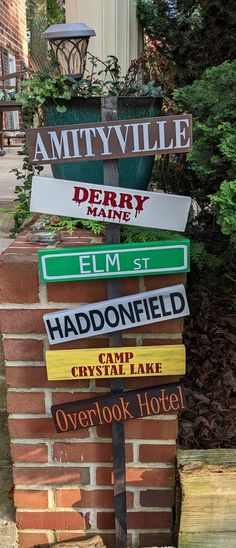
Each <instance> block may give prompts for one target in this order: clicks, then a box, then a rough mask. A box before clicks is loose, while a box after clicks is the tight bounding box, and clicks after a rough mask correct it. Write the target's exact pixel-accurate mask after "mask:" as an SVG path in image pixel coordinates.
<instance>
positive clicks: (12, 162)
mask: <svg viewBox="0 0 236 548" xmlns="http://www.w3.org/2000/svg"><path fill="white" fill-rule="evenodd" d="M4 150H5V152H6V154H5V156H1V157H0V208H1V209H11V208H12V205H13V202H14V200H16V198H17V196H16V194H15V193H14V188H15V186H16V184H17V183H18V181H17V179H16V174H15V173H11V170H12V169H19V171H21V170H22V165H23V158H24V156H23V155H21V154H18V151H21V150H22V147H21V146H10V147H9V146H5V147H4ZM42 175H43V176H48V177H52V173H51V167H50V166H45V168H44V170H43V171H42ZM11 225H12V222H11V221H10V220H9V219H7V217H6V215H4V213H2V212H0V253H2V252H3V251H4V249H6V248H7V247H8V246H9V245H10V244H11V242H12V241H13V240H12V239H10V238H9V231H10V229H11Z"/></svg>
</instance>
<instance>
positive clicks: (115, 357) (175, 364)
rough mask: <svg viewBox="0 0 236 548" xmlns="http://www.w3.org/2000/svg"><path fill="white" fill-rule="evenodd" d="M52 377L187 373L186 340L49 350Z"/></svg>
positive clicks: (48, 358)
mask: <svg viewBox="0 0 236 548" xmlns="http://www.w3.org/2000/svg"><path fill="white" fill-rule="evenodd" d="M46 366H47V376H48V380H49V381H60V380H74V381H76V380H79V379H85V378H86V379H96V378H100V379H106V378H111V377H112V378H116V377H150V376H151V377H153V376H156V375H157V376H160V375H184V374H185V346H184V345H183V344H173V345H161V346H140V347H136V346H133V347H125V348H95V349H94V348H93V349H86V350H51V351H50V350H49V351H48V352H46Z"/></svg>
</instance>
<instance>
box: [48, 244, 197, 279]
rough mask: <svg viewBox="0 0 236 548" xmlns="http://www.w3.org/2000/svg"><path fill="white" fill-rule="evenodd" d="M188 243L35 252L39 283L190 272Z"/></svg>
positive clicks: (106, 246)
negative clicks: (37, 262)
mask: <svg viewBox="0 0 236 548" xmlns="http://www.w3.org/2000/svg"><path fill="white" fill-rule="evenodd" d="M189 248H190V242H189V240H180V241H163V242H148V243H145V244H143V243H140V244H138V243H136V244H122V245H104V246H92V247H90V246H89V247H79V248H65V249H53V250H52V249H50V250H48V249H43V250H40V251H39V252H38V256H39V267H40V278H41V282H42V283H48V282H69V281H77V280H93V279H99V278H117V277H127V276H147V275H154V274H172V273H183V272H189Z"/></svg>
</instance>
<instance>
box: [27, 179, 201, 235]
mask: <svg viewBox="0 0 236 548" xmlns="http://www.w3.org/2000/svg"><path fill="white" fill-rule="evenodd" d="M112 177H113V176H112V175H111V178H109V180H110V185H111V186H107V185H96V184H90V183H80V182H75V181H67V180H62V179H53V178H48V177H36V176H35V177H33V179H32V192H31V202H30V211H32V212H35V213H48V214H52V215H63V216H66V217H74V218H75V219H88V220H90V221H91V220H94V221H103V222H107V223H114V224H118V225H120V224H124V225H133V226H145V227H149V228H161V229H164V230H178V231H180V232H181V231H182V232H183V231H184V230H185V227H186V223H187V220H188V214H189V209H190V205H191V198H190V197H189V196H177V195H174V194H165V193H164V192H163V193H159V192H146V191H141V190H133V189H130V188H129V189H125V190H124V189H118V188H114V187H113V186H112ZM114 243H117V242H114Z"/></svg>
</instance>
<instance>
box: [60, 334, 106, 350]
mask: <svg viewBox="0 0 236 548" xmlns="http://www.w3.org/2000/svg"><path fill="white" fill-rule="evenodd" d="M108 346H109V341H108V338H107V337H103V336H101V337H100V338H99V339H98V338H95V337H88V338H87V337H86V338H85V339H81V340H76V341H69V342H66V343H64V344H61V343H59V344H53V345H49V350H77V349H79V348H85V349H87V348H107V347H108Z"/></svg>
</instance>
